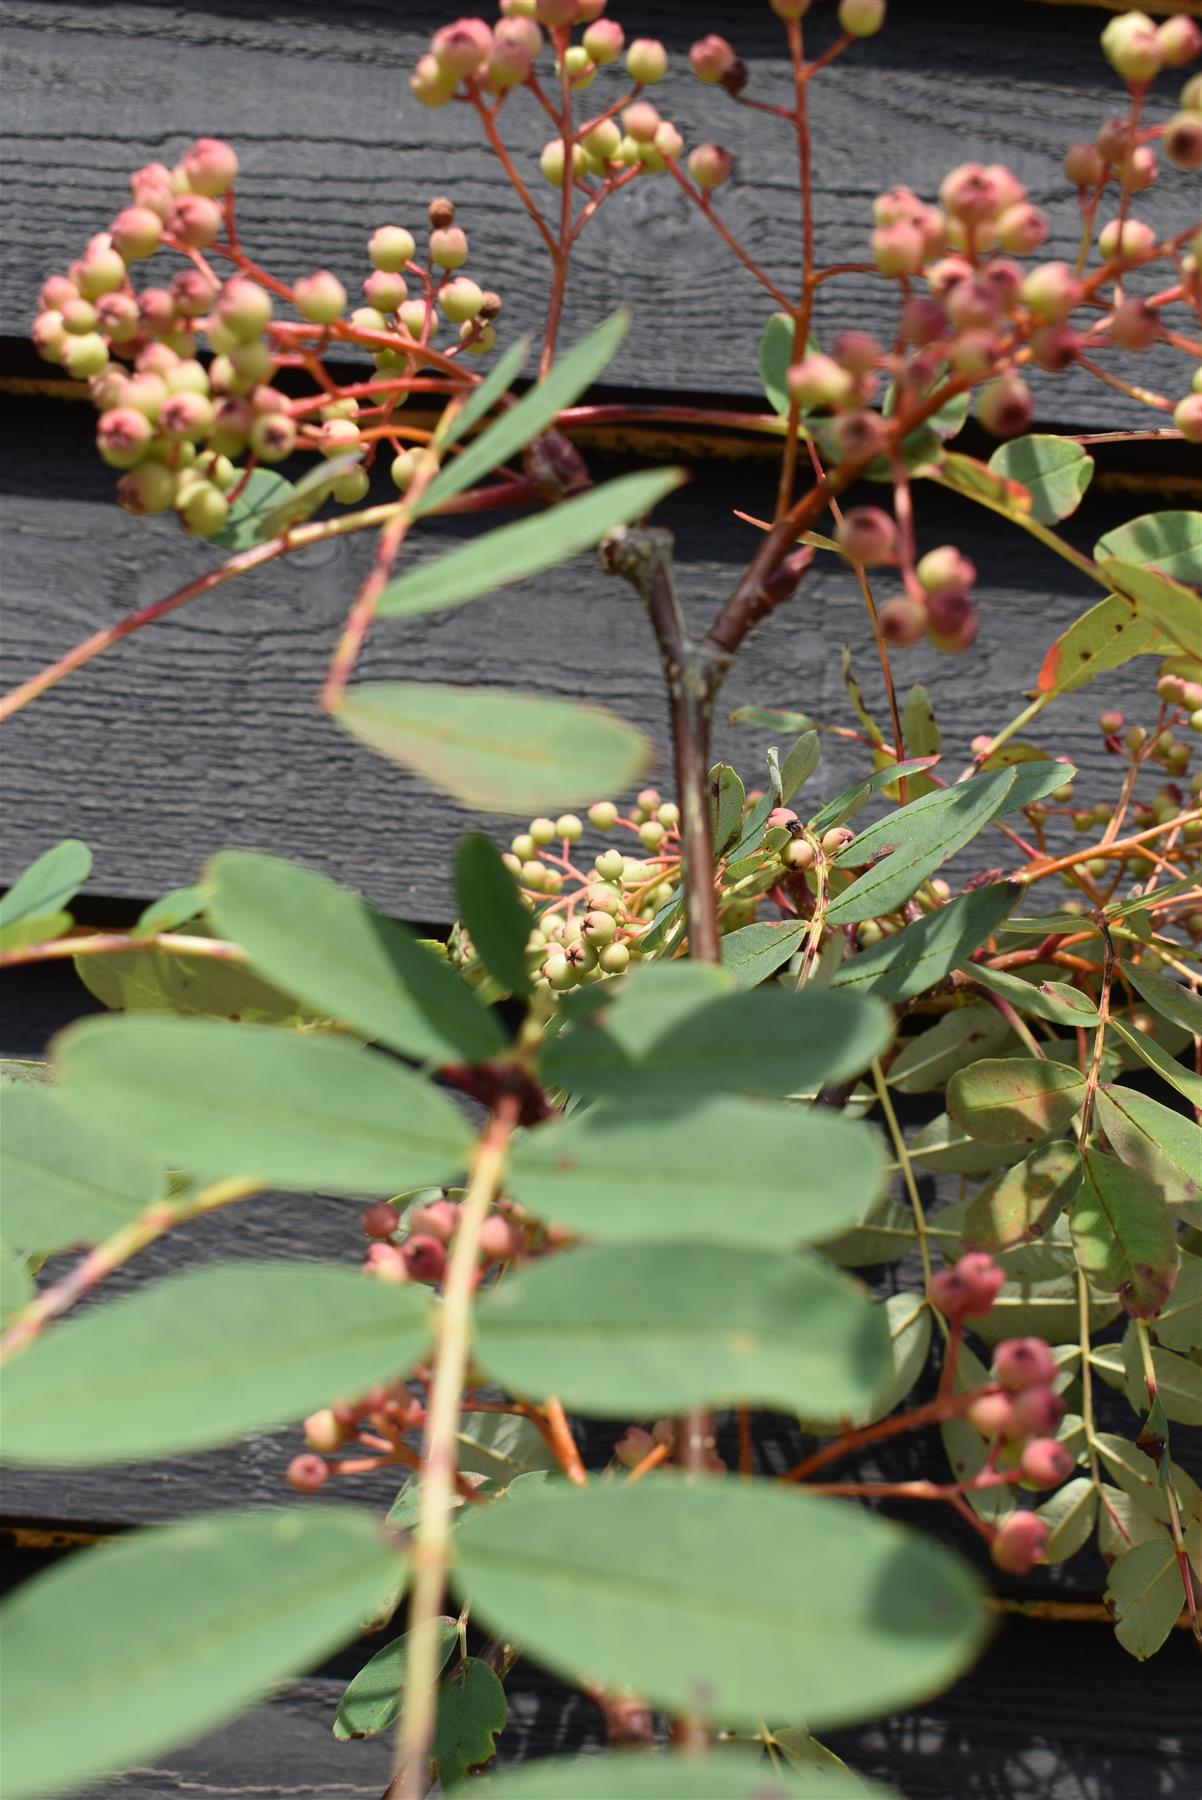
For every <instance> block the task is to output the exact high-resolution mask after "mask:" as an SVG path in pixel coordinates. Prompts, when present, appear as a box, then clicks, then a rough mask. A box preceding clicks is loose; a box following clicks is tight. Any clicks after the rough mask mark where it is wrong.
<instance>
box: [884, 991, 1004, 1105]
mask: <svg viewBox="0 0 1202 1800" xmlns="http://www.w3.org/2000/svg"><path fill="white" fill-rule="evenodd" d="M1009 1035H1010V1026H1009V1025H1008V1023H1007V1022H1006V1020H1005V1019H1004V1018H1003V1017H1002V1015H1001V1013H999V1012H997V1011H995V1010H994V1008H993V1007H992V1006H981V1005H971V1006H957V1007H956V1008H955V1009H954V1010H953V1011H951V1012H947V1013H944V1015H943V1017H942V1018H941V1019H939V1020H938V1021H937V1022H936V1023H935V1024H934V1025H932V1026H931V1027H930V1029H929V1030H927V1031H922V1032H919V1034H918V1036H917V1037H913V1038H908V1039H907V1040H906V1042H905V1044H904V1045H903V1046H902V1049H901V1050H900V1051H899V1052H898V1054H897V1055H896V1056H895V1057H894V1059H893V1061H892V1062H891V1063H890V1065H889V1085H890V1087H895V1088H896V1089H897V1090H898V1092H899V1093H902V1094H929V1093H930V1092H932V1090H933V1089H935V1088H941V1087H943V1086H944V1085H945V1084H946V1083H947V1082H948V1080H949V1079H950V1078H951V1076H953V1075H954V1074H955V1072H956V1070H957V1069H962V1068H963V1067H964V1066H965V1064H966V1063H970V1062H975V1061H976V1059H977V1058H978V1057H981V1056H988V1055H989V1054H990V1052H991V1051H994V1050H999V1049H1000V1048H1001V1046H1002V1044H1003V1043H1004V1042H1005V1040H1006V1038H1008V1037H1009Z"/></svg>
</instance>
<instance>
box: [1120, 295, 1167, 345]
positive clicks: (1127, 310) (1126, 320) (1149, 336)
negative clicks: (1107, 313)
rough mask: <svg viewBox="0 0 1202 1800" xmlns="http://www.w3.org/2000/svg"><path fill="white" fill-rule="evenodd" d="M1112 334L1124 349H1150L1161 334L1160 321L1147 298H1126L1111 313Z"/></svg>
mask: <svg viewBox="0 0 1202 1800" xmlns="http://www.w3.org/2000/svg"><path fill="white" fill-rule="evenodd" d="M1110 336H1111V338H1112V339H1113V341H1114V342H1115V343H1116V344H1118V345H1119V347H1120V348H1121V349H1123V350H1148V349H1150V348H1151V346H1152V345H1153V344H1154V343H1155V342H1156V340H1157V338H1158V337H1159V336H1160V321H1159V319H1158V318H1157V316H1156V313H1155V312H1154V310H1153V309H1152V307H1150V306H1149V305H1148V303H1147V301H1146V300H1140V299H1136V298H1132V299H1130V300H1124V301H1123V303H1122V305H1121V306H1117V307H1116V308H1115V310H1114V312H1113V313H1112V314H1111V317H1110Z"/></svg>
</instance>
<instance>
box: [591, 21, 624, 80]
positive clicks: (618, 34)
mask: <svg viewBox="0 0 1202 1800" xmlns="http://www.w3.org/2000/svg"><path fill="white" fill-rule="evenodd" d="M581 42H582V44H583V45H584V48H585V49H586V50H587V51H588V54H589V56H590V57H591V58H592V60H593V61H594V62H595V63H596V65H597V67H598V68H599V69H604V68H607V67H608V66H609V64H610V63H611V62H617V60H618V58H619V56H621V54H622V46H623V44H624V43H625V42H626V33H625V32H624V31H623V30H622V27H621V26H620V25H619V24H618V22H617V20H616V19H598V20H597V21H596V22H595V23H594V24H592V25H590V26H589V27H588V29H587V31H586V32H585V34H584V36H583V38H582V39H581Z"/></svg>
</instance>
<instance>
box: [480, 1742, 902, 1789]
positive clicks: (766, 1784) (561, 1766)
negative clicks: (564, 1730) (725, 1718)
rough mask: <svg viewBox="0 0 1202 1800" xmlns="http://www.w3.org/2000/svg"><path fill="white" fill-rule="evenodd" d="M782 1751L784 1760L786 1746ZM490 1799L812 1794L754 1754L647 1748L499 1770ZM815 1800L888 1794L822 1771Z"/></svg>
mask: <svg viewBox="0 0 1202 1800" xmlns="http://www.w3.org/2000/svg"><path fill="white" fill-rule="evenodd" d="M781 1735H784V1734H781ZM775 1741H777V1742H780V1735H778V1736H777V1738H776V1739H775ZM781 1751H782V1753H783V1754H784V1755H785V1756H786V1757H787V1756H788V1755H789V1752H788V1750H787V1749H786V1747H785V1745H784V1744H783V1743H781ZM487 1793H488V1800H616V1796H618V1795H622V1796H623V1797H624V1800H636V1796H637V1800H815V1794H816V1790H815V1787H814V1784H813V1778H812V1773H811V1775H810V1779H808V1780H807V1781H806V1782H805V1783H804V1785H802V1784H799V1782H798V1780H797V1777H796V1776H795V1775H794V1774H793V1773H792V1772H791V1771H790V1770H788V1769H782V1768H780V1767H779V1766H777V1767H776V1768H774V1767H773V1766H772V1765H771V1764H770V1763H769V1762H768V1760H767V1758H766V1757H765V1756H763V1755H761V1754H759V1753H757V1752H755V1751H751V1750H744V1749H742V1748H737V1749H736V1748H734V1747H729V1748H728V1747H727V1746H726V1745H720V1746H719V1747H718V1748H717V1749H716V1750H714V1751H712V1752H711V1753H710V1754H709V1755H708V1756H704V1757H697V1756H683V1755H678V1754H675V1753H668V1752H664V1753H659V1752H648V1751H646V1750H614V1751H610V1752H609V1753H608V1754H606V1755H604V1756H581V1757H568V1756H554V1757H540V1758H539V1759H538V1760H537V1761H536V1762H529V1763H523V1764H522V1765H521V1766H520V1767H519V1768H511V1769H505V1770H503V1771H502V1773H501V1774H500V1775H498V1776H496V1777H495V1779H494V1780H493V1781H491V1782H490V1784H489V1786H488V1789H487ZM818 1800H888V1796H887V1794H886V1792H885V1789H884V1788H882V1787H878V1786H877V1785H876V1783H875V1782H867V1781H862V1780H861V1779H860V1778H859V1776H857V1775H852V1774H851V1773H850V1772H848V1773H847V1774H840V1773H839V1772H838V1771H829V1772H828V1771H827V1770H823V1774H822V1787H821V1792H820V1794H818Z"/></svg>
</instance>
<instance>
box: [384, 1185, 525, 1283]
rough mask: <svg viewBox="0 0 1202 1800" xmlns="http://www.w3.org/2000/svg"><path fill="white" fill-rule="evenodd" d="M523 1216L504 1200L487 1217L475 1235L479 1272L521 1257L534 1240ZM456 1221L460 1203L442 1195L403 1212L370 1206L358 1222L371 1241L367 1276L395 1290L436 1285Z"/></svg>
mask: <svg viewBox="0 0 1202 1800" xmlns="http://www.w3.org/2000/svg"><path fill="white" fill-rule="evenodd" d="M527 1216H528V1215H527V1214H526V1213H525V1211H524V1210H523V1209H522V1208H520V1207H518V1206H516V1205H515V1204H514V1203H513V1202H511V1201H504V1202H502V1203H501V1205H500V1207H499V1208H498V1210H497V1211H496V1212H495V1213H493V1214H491V1215H490V1217H488V1218H487V1219H485V1221H484V1223H483V1224H482V1226H481V1227H480V1235H479V1251H480V1272H481V1274H483V1273H484V1272H485V1271H486V1270H488V1269H490V1268H492V1267H494V1266H495V1265H496V1264H497V1263H507V1262H515V1261H517V1260H518V1259H519V1258H520V1257H522V1256H524V1255H525V1253H526V1251H527V1250H528V1249H529V1248H530V1246H531V1241H532V1240H531V1233H530V1232H529V1231H528V1230H527V1229H526V1226H525V1224H524V1223H523V1221H524V1220H525V1219H526V1218H527ZM459 1218H460V1203H459V1201H457V1200H452V1199H451V1198H450V1196H449V1195H447V1194H441V1193H440V1194H435V1195H433V1196H431V1195H421V1196H418V1199H417V1202H416V1203H414V1204H410V1205H409V1206H408V1207H407V1208H406V1210H405V1211H404V1212H403V1213H402V1212H401V1210H400V1209H399V1208H398V1207H397V1206H395V1205H394V1204H393V1203H392V1202H391V1201H389V1200H382V1201H379V1202H378V1203H377V1204H376V1205H375V1206H369V1207H368V1208H367V1210H366V1211H365V1212H364V1213H363V1214H362V1215H361V1217H360V1220H359V1223H360V1226H361V1227H362V1230H363V1235H364V1236H365V1237H367V1238H370V1239H371V1247H370V1248H369V1250H368V1252H367V1255H366V1256H365V1257H364V1259H363V1268H364V1270H365V1272H366V1273H367V1274H369V1275H374V1276H375V1277H376V1279H377V1280H379V1281H387V1282H391V1283H392V1284H393V1285H395V1286H402V1285H405V1284H407V1283H409V1282H419V1283H421V1284H422V1285H423V1286H425V1287H439V1286H440V1285H441V1283H442V1279H443V1276H444V1275H445V1274H446V1268H447V1253H448V1251H449V1249H450V1246H451V1245H452V1244H453V1242H454V1240H455V1234H456V1232H457V1231H458V1229H459Z"/></svg>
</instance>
